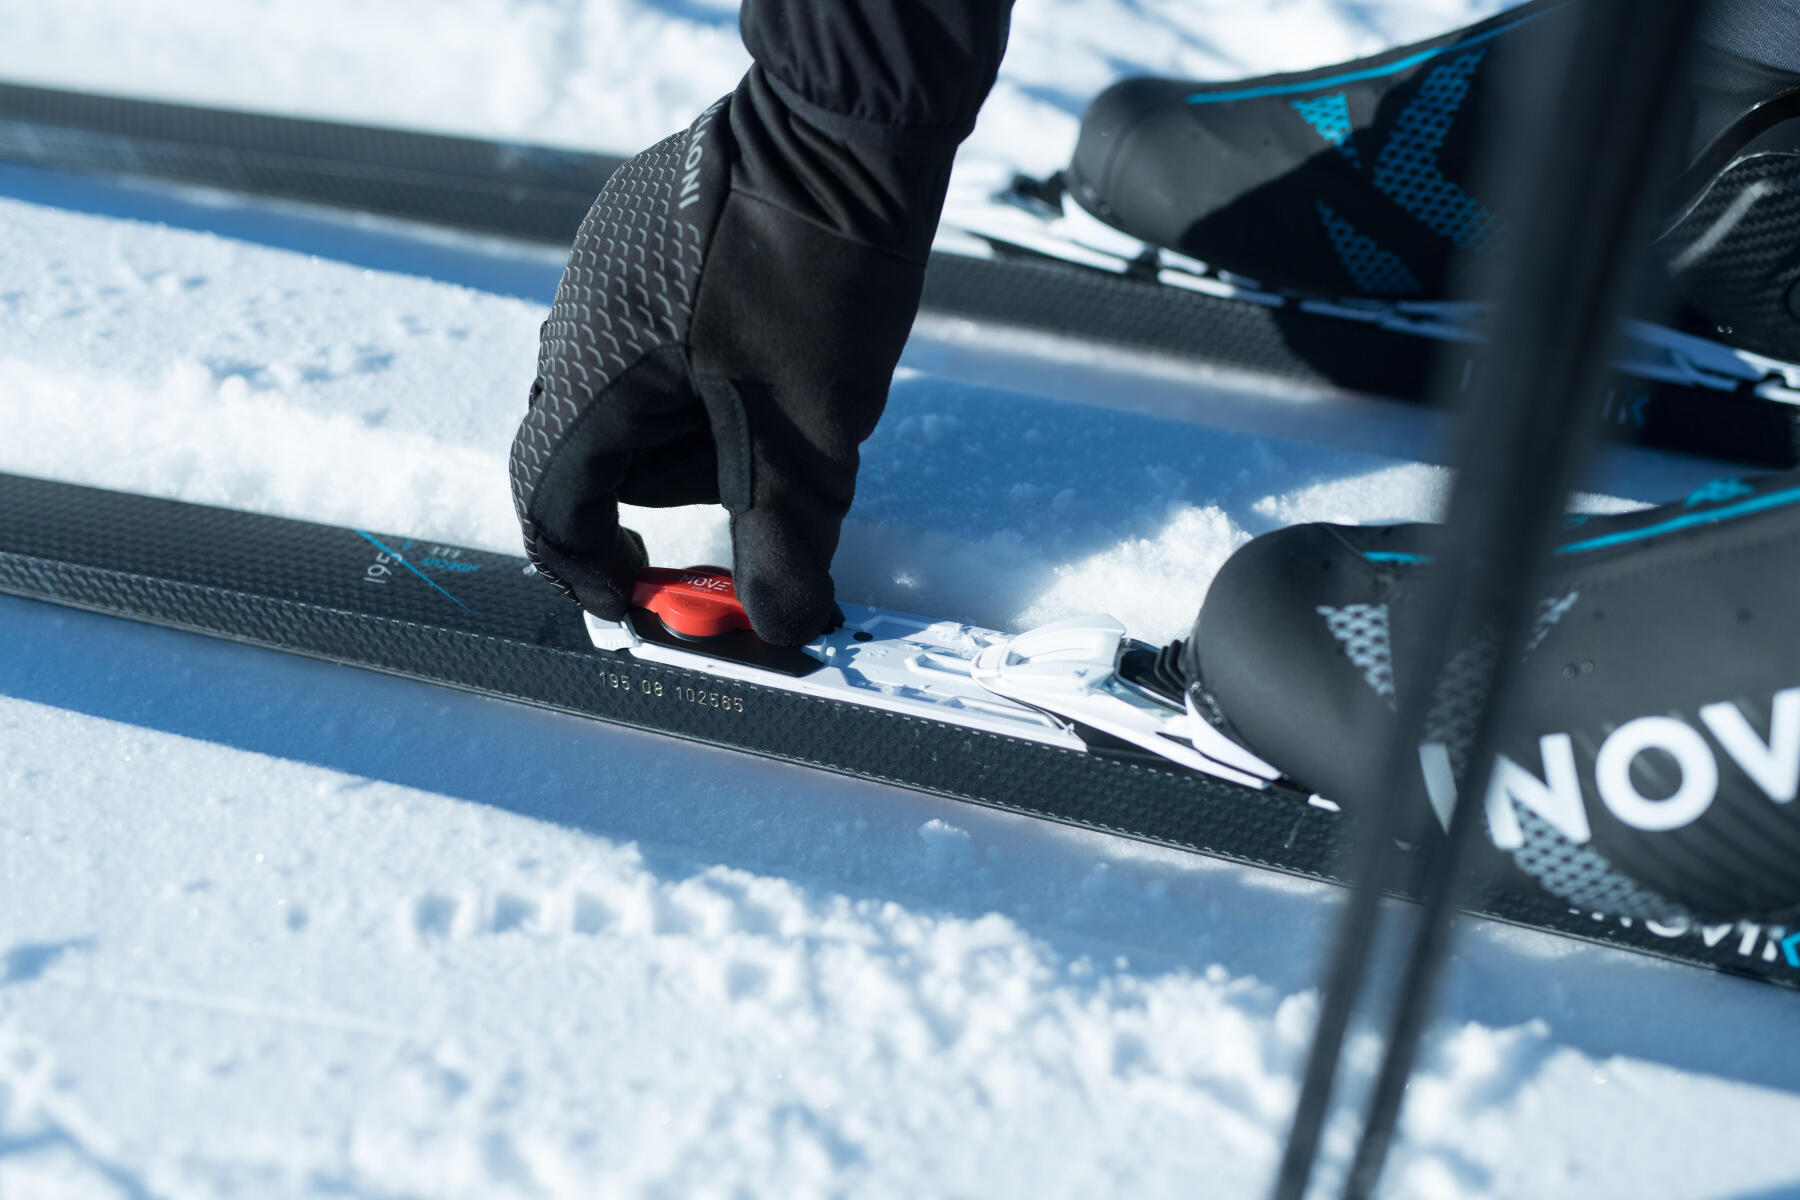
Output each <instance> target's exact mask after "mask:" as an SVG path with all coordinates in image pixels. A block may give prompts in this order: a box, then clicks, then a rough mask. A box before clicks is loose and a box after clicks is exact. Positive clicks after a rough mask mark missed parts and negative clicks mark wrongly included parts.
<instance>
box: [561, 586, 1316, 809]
mask: <svg viewBox="0 0 1800 1200" xmlns="http://www.w3.org/2000/svg"><path fill="white" fill-rule="evenodd" d="M632 604H633V607H632V610H631V611H630V612H629V613H628V614H627V615H626V618H625V620H623V621H608V620H605V619H603V618H601V617H597V616H595V615H594V614H593V613H586V614H584V616H585V619H586V623H587V630H588V637H589V639H590V640H591V641H592V642H593V644H594V646H595V647H596V648H598V649H600V650H608V651H613V652H615V653H624V654H629V655H631V656H632V657H633V658H637V659H641V660H643V661H646V662H657V663H663V664H666V665H669V666H676V667H682V668H686V669H689V670H699V671H705V672H707V673H708V674H711V675H716V676H718V677H720V678H722V679H735V680H740V681H742V682H745V683H756V684H761V685H763V686H765V687H773V688H779V689H781V690H783V691H789V692H797V693H800V694H802V695H808V696H817V697H819V698H821V699H826V700H834V701H841V702H846V703H851V704H860V705H863V706H865V707H868V708H876V709H881V710H883V711H886V712H892V713H897V714H899V715H901V716H909V717H920V718H924V719H928V720H933V721H941V722H944V723H946V724H951V725H960V726H962V727H964V728H968V729H973V730H978V731H981V732H984V733H995V734H1000V735H1002V736H1005V737H1016V738H1025V739H1027V740H1030V741H1034V742H1041V743H1044V744H1046V745H1052V746H1058V747H1061V748H1064V749H1068V750H1079V751H1084V752H1089V753H1099V754H1106V755H1112V756H1116V757H1125V758H1133V759H1140V760H1141V759H1144V758H1147V757H1148V758H1153V759H1155V760H1157V761H1161V762H1165V763H1173V764H1176V765H1179V766H1182V767H1186V768H1188V769H1190V770H1196V771H1202V772H1204V773H1206V774H1208V775H1212V776H1216V777H1218V778H1221V779H1227V780H1230V781H1232V782H1234V783H1239V784H1243V785H1245V786H1248V787H1257V788H1261V787H1265V786H1267V785H1268V783H1269V782H1271V781H1273V780H1275V779H1277V778H1279V776H1280V772H1279V771H1277V770H1276V769H1275V768H1273V767H1271V766H1269V765H1268V764H1267V763H1265V762H1263V761H1262V760H1261V759H1259V758H1257V757H1256V756H1255V755H1253V754H1251V753H1250V752H1249V751H1248V750H1245V749H1243V748H1242V747H1241V746H1238V745H1237V744H1236V743H1234V742H1231V741H1229V740H1228V739H1227V738H1225V736H1224V735H1223V734H1221V733H1219V732H1218V731H1217V730H1216V729H1214V728H1213V727H1212V726H1211V725H1210V724H1209V723H1207V722H1206V721H1205V720H1204V719H1202V718H1201V717H1200V715H1199V714H1198V713H1197V712H1195V710H1194V708H1193V704H1192V701H1191V700H1188V699H1186V698H1185V697H1178V696H1174V695H1170V694H1168V693H1169V691H1170V690H1171V689H1168V688H1162V689H1158V688H1157V687H1155V686H1152V685H1146V684H1145V683H1143V682H1138V681H1136V679H1135V678H1134V677H1136V676H1139V675H1141V672H1137V671H1133V670H1132V669H1131V664H1132V663H1133V662H1136V661H1142V660H1144V659H1145V658H1149V659H1154V657H1155V655H1156V650H1155V648H1153V647H1151V646H1148V645H1145V644H1144V643H1142V642H1135V641H1132V640H1131V639H1129V638H1127V637H1126V636H1125V627H1124V626H1123V625H1121V624H1120V623H1119V622H1118V621H1117V620H1116V619H1114V618H1112V617H1108V616H1081V617H1071V618H1068V619H1067V620H1063V621H1057V622H1054V623H1053V624H1050V625H1046V626H1043V627H1042V628H1039V629H1034V630H1031V631H1030V632H1027V633H1023V634H1019V635H1016V636H1013V635H1008V634H1005V633H1001V632H999V631H997V630H992V629H982V628H979V627H977V626H973V625H964V624H960V623H958V622H955V621H934V620H931V619H930V618H927V617H917V616H912V615H910V614H907V613H898V612H892V611H889V610H887V609H879V608H867V607H864V606H862V605H856V604H845V605H840V606H839V607H840V613H841V619H840V620H838V621H837V622H835V623H834V624H833V626H832V627H831V628H830V629H827V630H826V631H824V632H823V633H821V634H820V635H819V636H818V637H816V638H814V639H813V640H812V641H810V642H808V643H807V644H806V645H804V646H800V647H783V646H771V645H769V644H768V643H767V642H764V641H763V640H762V639H761V638H759V637H757V636H756V634H755V632H754V631H753V630H752V629H751V628H750V620H749V617H748V615H747V614H745V612H744V608H743V605H742V603H740V602H739V600H738V598H737V591H736V588H735V585H734V583H733V580H732V578H731V573H730V572H729V571H727V570H725V569H724V568H722V567H689V568H686V569H684V570H671V569H668V568H658V567H651V568H647V569H645V570H644V571H642V572H640V573H639V575H638V579H637V582H636V585H635V587H634V588H633V591H632Z"/></svg>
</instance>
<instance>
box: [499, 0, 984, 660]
mask: <svg viewBox="0 0 1800 1200" xmlns="http://www.w3.org/2000/svg"><path fill="white" fill-rule="evenodd" d="M1002 15H1003V14H1002ZM1001 28H1002V30H1003V28H1004V26H1003V25H1002V27H1001ZM995 55H996V57H997V50H996V51H995ZM985 90H986V89H985V85H982V87H981V88H980V90H979V91H978V92H976V94H975V101H976V103H979V99H980V95H981V94H982V93H984V92H985ZM969 117H970V119H972V117H973V110H972V108H971V109H970V112H969ZM966 133H967V126H966V125H962V126H960V127H950V128H945V127H938V128H925V129H917V128H905V127H896V126H893V125H884V124H880V123H877V122H873V121H868V120H865V119H862V118H860V117H850V116H845V115H843V114H840V113H834V112H831V111H828V110H826V109H824V108H822V107H820V106H819V105H817V104H814V103H812V102H811V101H809V100H807V99H805V98H804V97H802V96H801V95H799V94H798V93H796V92H795V91H793V90H792V89H790V88H788V87H786V86H784V85H782V84H781V83H778V82H776V81H774V80H773V78H772V77H771V76H769V75H767V74H766V73H765V72H764V70H763V68H762V67H760V66H758V67H754V68H752V69H751V71H750V73H749V74H748V75H747V76H746V77H745V78H744V81H743V82H742V83H741V84H740V85H739V86H738V88H737V90H736V91H735V92H733V93H732V94H731V95H729V96H727V97H725V98H724V99H722V100H720V101H719V102H718V103H716V104H714V105H713V106H712V107H711V108H709V109H708V110H707V111H706V112H705V113H704V114H702V115H701V116H700V117H699V118H698V119H697V120H696V121H695V122H694V123H693V125H692V126H691V127H689V129H688V130H687V131H686V132H685V133H682V134H678V135H675V136H673V137H670V138H667V139H665V140H664V141H662V142H659V143H658V144H657V145H655V146H652V147H651V148H650V149H648V150H646V151H644V152H643V153H642V154H640V155H638V156H637V157H636V158H634V159H632V160H631V161H630V162H628V163H626V164H625V165H624V166H623V167H622V168H620V170H619V171H618V172H617V173H616V174H615V175H614V176H613V178H612V179H611V180H609V181H608V183H607V184H606V187H605V189H604V190H603V191H602V192H601V193H600V196H599V198H598V199H597V200H596V201H595V202H594V206H593V209H592V210H591V211H590V212H589V213H588V216H587V219H586V220H585V221H584V222H583V223H582V226H581V230H580V232H579V233H578V234H577V235H576V239H575V245H574V249H573V252H572V253H571V255H570V258H569V264H568V267H567V269H566V270H565V271H564V273H563V277H562V283H561V286H560V287H558V289H557V293H556V301H555V304H554V306H553V307H552V308H551V310H550V319H549V320H548V321H547V322H545V324H544V326H543V330H542V338H541V346H540V351H539V355H538V376H537V382H536V383H535V384H534V386H533V388H532V391H531V402H530V411H529V413H528V415H527V416H526V418H525V421H524V423H523V425H521V427H520V429H519V432H518V436H517V438H516V439H515V440H514V443H513V450H512V461H511V474H512V487H513V501H514V506H515V508H516V509H517V511H518V516H519V522H520V525H521V526H522V528H523V530H524V534H525V545H526V550H527V552H528V553H529V555H530V556H531V560H532V561H533V562H534V563H535V564H536V565H537V567H538V570H539V571H540V572H541V573H542V574H543V575H544V576H545V577H547V578H548V579H550V580H551V581H552V582H553V583H556V584H557V585H559V586H560V587H562V588H563V590H564V591H566V592H567V593H569V594H570V595H571V596H573V597H574V598H575V599H576V600H578V601H579V602H580V603H581V604H582V605H583V606H584V607H586V608H587V609H589V610H591V611H592V612H594V613H596V614H598V615H600V616H602V617H606V618H608V619H611V620H618V619H621V618H622V617H623V616H624V614H625V611H626V609H627V607H628V606H629V602H630V595H631V581H632V578H633V576H634V574H635V573H636V571H637V569H638V568H639V567H641V566H642V565H643V564H644V551H643V547H642V543H641V542H640V541H638V540H637V538H636V535H635V534H632V533H630V531H628V530H624V529H622V528H621V527H620V525H619V515H618V502H619V501H624V502H626V503H628V504H637V505H645V506H651V507H669V506H675V505H686V504H711V503H721V504H723V505H724V506H725V508H726V509H727V510H728V511H729V512H730V513H731V539H732V548H733V553H734V571H735V574H736V578H737V590H738V595H739V597H740V598H741V599H742V600H743V603H744V608H745V610H746V611H747V612H748V613H749V615H750V620H751V622H752V624H753V625H754V626H755V628H756V631H757V633H758V634H760V635H761V636H762V637H763V638H764V639H765V640H767V641H770V642H773V643H776V644H783V645H797V644H799V643H802V642H805V641H808V640H810V639H811V638H813V637H815V636H817V635H818V633H819V632H820V631H821V630H822V629H823V628H824V626H825V624H826V621H827V619H828V617H829V615H830V613H831V612H832V605H833V589H832V583H831V576H830V566H831V558H832V554H833V552H834V551H835V550H836V549H837V543H838V533H839V527H840V525H841V524H842V522H843V519H844V514H845V513H846V512H847V511H848V510H849V508H850V502H851V498H852V496H853V494H854V491H855V482H856V471H857V464H858V447H859V446H860V445H861V443H862V442H863V440H864V439H865V438H867V437H868V436H869V434H870V433H871V432H873V430H874V428H875V423H876V421H877V419H878V418H879V417H880V416H881V411H882V408H883V406H884V405H885V403H886V400H887V390H888V386H889V384H890V382H891V380H892V377H893V371H894V365H895V363H896V362H897V361H898V360H899V357H900V351H901V348H902V346H903V345H904V344H905V341H906V336H907V333H908V331H909V329H910V328H911V324H912V319H913V316H914V314H915V312H916V311H917V308H918V303H919V294H920V290H921V288H922V286H923V280H924V265H925V261H926V258H927V255H928V253H929V249H930V245H931V238H932V235H933V233H934V232H935V229H936V226H937V219H938V214H939V212H940V210H941V208H942V204H943V197H944V191H945V188H946V186H947V183H948V179H949V169H950V162H951V158H952V157H953V155H954V152H955V148H956V144H957V142H959V141H960V140H961V138H962V136H963V135H964V134H966Z"/></svg>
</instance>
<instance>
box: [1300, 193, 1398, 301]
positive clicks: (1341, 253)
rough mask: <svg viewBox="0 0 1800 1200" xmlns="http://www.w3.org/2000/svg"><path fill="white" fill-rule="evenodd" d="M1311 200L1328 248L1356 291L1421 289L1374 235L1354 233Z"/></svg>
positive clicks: (1378, 293)
mask: <svg viewBox="0 0 1800 1200" xmlns="http://www.w3.org/2000/svg"><path fill="white" fill-rule="evenodd" d="M1314 203H1315V204H1316V205H1317V206H1318V209H1319V219H1320V220H1321V221H1323V222H1324V224H1325V233H1326V235H1327V236H1328V237H1330V238H1331V246H1332V249H1334V250H1336V251H1337V256H1338V261H1340V262H1342V263H1343V264H1344V270H1346V271H1348V272H1349V273H1350V279H1351V281H1352V282H1353V283H1355V284H1356V287H1357V290H1359V291H1361V292H1362V293H1363V294H1364V295H1366V296H1412V295H1417V294H1418V293H1419V292H1422V291H1424V290H1425V289H1424V287H1423V285H1421V284H1420V283H1419V279H1418V276H1416V275H1414V274H1413V273H1412V271H1411V270H1410V269H1408V267H1407V265H1406V264H1405V263H1404V262H1401V261H1400V256H1399V255H1397V254H1395V253H1394V252H1393V251H1391V250H1383V249H1382V248H1381V247H1380V246H1379V245H1378V244H1377V243H1376V241H1375V239H1374V238H1372V237H1370V236H1369V235H1367V234H1365V233H1360V232H1358V231H1357V229H1356V227H1355V226H1354V225H1352V224H1350V222H1349V221H1346V220H1345V219H1344V218H1343V217H1341V216H1339V215H1338V214H1337V212H1336V211H1334V210H1333V209H1332V207H1331V206H1330V205H1329V204H1326V203H1325V202H1324V201H1323V200H1316V201H1314Z"/></svg>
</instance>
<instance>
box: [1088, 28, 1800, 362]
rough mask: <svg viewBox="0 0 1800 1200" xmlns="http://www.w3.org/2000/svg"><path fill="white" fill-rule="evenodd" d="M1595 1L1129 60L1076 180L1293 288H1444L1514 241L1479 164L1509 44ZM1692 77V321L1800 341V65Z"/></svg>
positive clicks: (1100, 110)
mask: <svg viewBox="0 0 1800 1200" xmlns="http://www.w3.org/2000/svg"><path fill="white" fill-rule="evenodd" d="M1579 2H1580V0H1538V2H1536V3H1531V4H1525V5H1521V6H1519V7H1517V8H1512V9H1508V10H1507V11H1505V12H1502V13H1499V14H1497V15H1496V16H1494V17H1492V18H1490V19H1488V20H1486V21H1483V22H1481V23H1479V24H1476V25H1471V26H1468V27H1466V28H1463V29H1459V30H1456V31H1454V32H1451V33H1447V34H1444V35H1443V36H1441V37H1437V38H1433V39H1430V40H1428V41H1423V42H1417V43H1414V44H1412V45H1409V46H1402V47H1399V48H1396V49H1393V50H1389V51H1387V52H1385V53H1383V54H1378V55H1375V56H1373V57H1370V58H1365V59H1358V60H1356V61H1354V62H1348V63H1340V64H1337V65H1335V66H1329V67H1322V68H1319V69H1317V70H1313V71H1304V72H1298V73H1295V74H1288V75H1272V76H1267V77H1264V78H1260V79H1251V80H1245V81H1240V82H1234V83H1222V84H1221V83H1200V82H1193V81H1184V80H1172V79H1154V78H1140V79H1128V80H1125V81H1123V82H1121V83H1119V84H1116V85H1114V86H1113V87H1112V88H1110V89H1108V90H1107V91H1105V92H1102V93H1101V94H1100V96H1099V97H1097V98H1096V99H1095V100H1094V102H1093V104H1092V105H1091V106H1090V107H1089V109H1088V111H1087V113H1086V115H1085V116H1084V117H1083V119H1082V125H1081V134H1080V139H1079V141H1078V142H1077V144H1076V147H1075V154H1074V158H1073V161H1072V162H1071V164H1070V166H1069V167H1068V169H1067V170H1066V171H1065V172H1064V175H1065V180H1066V182H1067V185H1068V188H1069V194H1070V195H1071V196H1072V197H1073V198H1074V199H1075V201H1076V202H1077V203H1078V204H1080V205H1081V206H1082V207H1083V208H1085V209H1086V210H1087V211H1088V212H1090V213H1092V214H1093V215H1094V216H1096V217H1098V218H1099V219H1100V220H1102V221H1104V222H1106V223H1107V224H1109V225H1112V226H1113V227H1115V228H1117V229H1119V230H1122V231H1123V232H1125V233H1128V234H1130V235H1132V236H1133V237H1136V238H1139V239H1141V240H1142V241H1145V242H1147V243H1150V244H1152V245H1156V246H1161V247H1166V248H1168V249H1170V250H1174V251H1178V252H1179V253H1182V254H1185V255H1187V256H1189V257H1191V258H1195V259H1199V260H1201V261H1202V262H1204V263H1206V264H1208V265H1210V266H1212V267H1214V268H1217V269H1220V270H1224V271H1228V272H1231V273H1234V274H1236V275H1240V276H1245V277H1248V278H1250V279H1253V280H1256V281H1258V282H1259V283H1261V284H1262V285H1264V286H1266V287H1269V288H1273V289H1276V290H1279V291H1284V292H1288V293H1292V294H1298V295H1313V296H1323V297H1364V298H1381V299H1392V300H1406V299H1414V300H1437V299H1443V298H1444V297H1445V296H1446V294H1447V293H1448V290H1449V288H1450V286H1451V282H1452V281H1451V278H1450V268H1451V265H1452V263H1453V262H1454V261H1455V260H1456V258H1457V256H1458V255H1459V254H1462V253H1468V254H1475V255H1483V254H1489V253H1493V252H1496V251H1500V250H1503V248H1504V246H1505V244H1506V242H1507V219H1508V214H1506V213H1503V212H1498V211H1495V210H1494V209H1493V208H1492V207H1490V204H1489V202H1488V198H1487V197H1486V196H1484V195H1483V194H1482V192H1483V189H1482V181H1481V180H1480V179H1479V178H1478V177H1477V172H1478V171H1479V170H1480V168H1481V143H1482V141H1483V135H1484V132H1485V131H1486V130H1487V129H1489V128H1490V127H1491V126H1490V114H1491V113H1496V112H1501V111H1504V108H1505V103H1506V101H1505V99H1504V97H1502V96H1501V95H1500V94H1499V93H1500V91H1501V84H1500V82H1499V81H1500V80H1502V79H1505V78H1506V77H1508V75H1510V74H1511V73H1512V72H1511V70H1510V68H1509V67H1508V66H1507V65H1506V64H1508V62H1509V61H1510V62H1522V63H1526V64H1529V63H1531V62H1533V61H1535V60H1537V59H1538V58H1540V57H1542V56H1544V55H1546V54H1548V53H1549V52H1550V47H1551V45H1552V44H1553V42H1554V41H1555V40H1556V39H1559V38H1560V37H1562V36H1563V34H1564V33H1565V27H1566V25H1567V23H1568V22H1569V21H1570V20H1571V19H1572V18H1573V16H1574V15H1575V13H1574V6H1575V4H1577V3H1579ZM1797 32H1800V31H1797ZM1603 66H1604V64H1601V65H1600V67H1601V69H1603ZM1689 90H1690V92H1691V96H1692V105H1691V108H1692V114H1693V122H1692V128H1691V133H1690V137H1689V160H1690V163H1691V165H1690V166H1689V167H1688V169H1687V170H1686V171H1685V172H1684V173H1683V174H1682V175H1681V177H1680V179H1679V180H1678V181H1677V182H1676V183H1675V185H1674V187H1673V188H1672V189H1671V192H1670V195H1669V197H1668V208H1667V211H1668V213H1669V217H1668V221H1667V224H1666V226H1665V229H1664V231H1663V236H1662V237H1661V239H1660V241H1659V243H1658V245H1659V249H1660V250H1661V251H1662V252H1663V256H1664V258H1665V260H1666V261H1667V262H1668V264H1669V266H1670V273H1671V277H1672V279H1673V281H1674V283H1675V285H1676V287H1677V290H1678V292H1679V293H1680V295H1681V297H1682V299H1684V300H1685V301H1686V302H1687V303H1688V304H1690V305H1691V306H1692V307H1693V309H1694V310H1695V315H1696V318H1697V319H1695V320H1693V321H1692V322H1691V323H1692V324H1693V327H1694V331H1695V332H1698V333H1702V334H1705V335H1707V336H1718V337H1722V338H1724V340H1726V341H1728V342H1730V343H1731V344H1733V345H1735V346H1738V347H1740V348H1744V349H1750V350H1753V351H1757V352H1759V353H1763V354H1767V355H1770V356H1773V357H1777V358H1783V359H1788V360H1800V315H1797V314H1800V294H1796V291H1795V288H1796V284H1797V282H1800V75H1795V74H1792V73H1789V72H1786V71H1781V70H1777V69H1775V68H1773V67H1768V66H1764V65H1762V64H1761V63H1757V62H1753V61H1751V60H1749V59H1746V58H1744V57H1741V56H1739V55H1737V54H1733V53H1730V52H1727V51H1724V50H1719V49H1713V48H1706V47H1703V48H1701V49H1699V50H1698V52H1697V61H1696V63H1695V69H1694V71H1693V83H1692V84H1691V86H1690V88H1689ZM1622 119H1625V118H1622Z"/></svg>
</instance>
